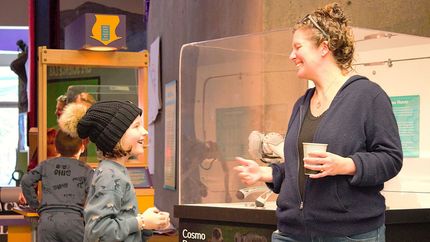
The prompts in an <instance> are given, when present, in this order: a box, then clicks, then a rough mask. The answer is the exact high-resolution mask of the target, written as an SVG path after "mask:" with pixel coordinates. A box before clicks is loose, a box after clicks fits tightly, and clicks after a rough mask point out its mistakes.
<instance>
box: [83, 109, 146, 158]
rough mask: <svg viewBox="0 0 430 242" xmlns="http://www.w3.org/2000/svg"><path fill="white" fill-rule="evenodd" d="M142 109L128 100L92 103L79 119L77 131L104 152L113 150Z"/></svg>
mask: <svg viewBox="0 0 430 242" xmlns="http://www.w3.org/2000/svg"><path fill="white" fill-rule="evenodd" d="M141 114H142V110H141V109H140V108H138V107H137V106H136V105H134V104H133V103H131V102H127V101H101V102H97V103H95V104H94V105H92V106H91V107H90V108H89V109H88V111H87V112H86V114H85V115H84V116H83V117H82V119H81V120H79V123H78V126H77V131H78V135H79V137H80V138H81V139H85V138H87V137H89V138H90V140H91V142H93V143H94V144H96V146H97V148H98V149H100V150H101V151H103V152H112V151H113V148H114V147H115V145H116V144H117V143H118V142H119V140H120V139H121V137H122V136H123V135H124V133H125V131H127V129H128V128H129V127H130V125H131V124H132V123H133V121H134V120H135V119H136V118H137V116H139V115H141Z"/></svg>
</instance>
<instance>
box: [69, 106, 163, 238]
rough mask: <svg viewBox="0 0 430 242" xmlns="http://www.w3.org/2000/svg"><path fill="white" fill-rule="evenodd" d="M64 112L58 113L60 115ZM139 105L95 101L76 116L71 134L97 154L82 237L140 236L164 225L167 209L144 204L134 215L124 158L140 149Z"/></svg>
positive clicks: (141, 145) (136, 209)
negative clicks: (74, 132) (87, 141)
mask: <svg viewBox="0 0 430 242" xmlns="http://www.w3.org/2000/svg"><path fill="white" fill-rule="evenodd" d="M63 115H64V114H63ZM141 115H142V110H141V109H140V108H138V107H137V106H135V105H134V104H132V103H130V102H126V101H101V102H97V103H95V104H94V105H92V106H91V107H90V108H89V109H88V111H87V112H86V114H85V115H84V116H83V117H78V116H77V117H76V120H79V121H78V122H75V121H72V122H71V123H72V124H73V123H74V124H76V126H77V127H76V128H77V133H78V135H79V137H81V138H87V137H89V139H90V140H91V141H92V142H93V143H95V144H96V146H97V152H98V156H99V158H100V159H101V161H100V163H99V166H98V168H97V169H96V171H95V173H94V177H93V180H92V184H91V187H90V191H89V194H88V200H87V203H86V205H85V235H84V241H91V242H92V241H127V242H131V241H142V240H143V241H146V239H147V238H148V237H149V236H150V235H151V234H152V231H151V230H152V229H158V230H160V229H164V228H167V227H168V226H169V225H170V218H169V214H168V213H165V212H160V211H159V210H158V209H157V208H149V209H147V210H146V211H145V212H144V213H143V214H138V213H137V212H138V207H137V201H136V193H135V190H134V187H133V183H132V182H131V180H130V177H129V174H128V172H127V168H126V167H125V166H124V164H125V162H126V161H127V160H128V159H129V157H130V156H137V155H139V154H142V153H143V141H144V139H145V136H146V135H147V134H148V132H147V131H146V130H145V128H144V127H143V120H142V116H141Z"/></svg>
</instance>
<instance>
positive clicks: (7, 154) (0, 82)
mask: <svg viewBox="0 0 430 242" xmlns="http://www.w3.org/2000/svg"><path fill="white" fill-rule="evenodd" d="M0 113H2V115H1V119H0V146H1V149H0V167H1V169H0V186H15V185H16V184H15V181H13V180H11V178H12V172H13V171H14V170H15V166H16V162H17V147H18V134H19V131H18V76H17V75H16V74H15V73H14V72H12V70H11V69H10V67H9V66H0ZM5 114H7V115H5Z"/></svg>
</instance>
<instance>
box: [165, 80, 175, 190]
mask: <svg viewBox="0 0 430 242" xmlns="http://www.w3.org/2000/svg"><path fill="white" fill-rule="evenodd" d="M164 90H165V93H164V112H165V114H166V116H165V120H164V121H165V123H164V135H165V137H164V186H163V187H164V188H166V189H170V190H175V189H176V80H173V81H171V82H169V83H167V84H166V86H165V89H164Z"/></svg>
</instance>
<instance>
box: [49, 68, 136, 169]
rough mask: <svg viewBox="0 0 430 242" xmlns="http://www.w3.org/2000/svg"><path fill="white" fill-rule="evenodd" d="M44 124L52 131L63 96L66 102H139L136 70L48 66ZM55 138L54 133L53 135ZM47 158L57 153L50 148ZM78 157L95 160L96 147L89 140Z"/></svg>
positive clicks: (89, 160) (55, 124)
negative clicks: (58, 102)
mask: <svg viewBox="0 0 430 242" xmlns="http://www.w3.org/2000/svg"><path fill="white" fill-rule="evenodd" d="M47 89H48V90H47V112H48V113H47V127H48V133H50V131H51V130H54V131H52V132H53V133H54V134H55V129H58V125H57V115H56V114H57V113H58V110H57V98H58V97H59V96H61V95H64V96H65V100H66V102H67V103H69V102H84V103H87V104H89V105H91V103H94V102H95V101H107V100H127V101H131V102H133V103H136V104H137V103H138V96H137V69H132V68H92V67H87V66H48V83H47ZM54 137H55V136H54ZM49 144H50V142H49V135H48V157H51V156H55V155H57V154H56V153H55V150H54V151H53V152H50V151H52V150H53V148H50V147H49ZM81 160H86V161H88V162H92V163H94V162H97V161H98V160H97V156H96V146H95V145H94V144H92V143H90V144H89V145H88V147H87V152H86V153H84V154H82V155H81Z"/></svg>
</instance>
